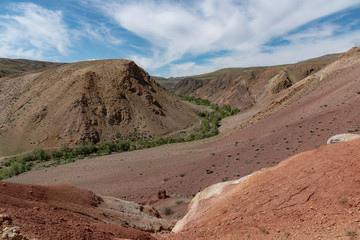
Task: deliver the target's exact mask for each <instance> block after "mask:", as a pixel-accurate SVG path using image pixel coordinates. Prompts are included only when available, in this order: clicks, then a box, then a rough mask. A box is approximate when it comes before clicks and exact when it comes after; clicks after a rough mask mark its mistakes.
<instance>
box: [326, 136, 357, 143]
mask: <svg viewBox="0 0 360 240" xmlns="http://www.w3.org/2000/svg"><path fill="white" fill-rule="evenodd" d="M358 138H360V135H359V134H351V133H343V134H338V135H335V136H332V137H331V138H329V139H328V140H327V142H326V143H327V144H333V143H338V142H347V141H351V140H355V139H358Z"/></svg>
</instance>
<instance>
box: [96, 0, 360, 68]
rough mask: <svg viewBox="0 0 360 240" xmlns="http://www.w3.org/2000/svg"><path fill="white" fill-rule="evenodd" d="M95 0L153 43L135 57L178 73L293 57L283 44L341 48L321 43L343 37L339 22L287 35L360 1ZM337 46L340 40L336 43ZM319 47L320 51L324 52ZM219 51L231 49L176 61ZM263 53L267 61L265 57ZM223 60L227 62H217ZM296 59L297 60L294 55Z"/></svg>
mask: <svg viewBox="0 0 360 240" xmlns="http://www.w3.org/2000/svg"><path fill="white" fill-rule="evenodd" d="M91 2H92V3H93V4H95V5H96V6H97V7H98V8H99V9H101V10H102V11H103V13H104V14H105V15H106V16H108V17H110V18H111V19H112V20H113V21H114V22H115V23H117V24H118V25H119V26H121V27H122V28H125V29H126V30H128V31H129V32H132V33H133V34H135V35H137V36H139V37H141V38H143V39H146V40H147V41H148V42H150V44H151V54H148V55H147V56H144V55H139V54H137V55H131V56H130V57H131V58H133V59H134V60H136V61H138V63H139V64H140V65H142V66H143V67H145V68H146V69H149V70H152V71H156V69H158V68H161V67H164V66H166V65H168V66H170V68H171V69H172V70H171V71H172V72H170V73H169V74H176V75H177V74H181V73H180V72H181V69H184V71H185V70H187V71H189V70H190V71H193V72H194V71H203V70H207V69H210V68H211V66H212V67H217V66H225V65H229V66H239V65H241V64H243V63H244V60H243V59H248V57H250V60H251V61H248V62H247V63H248V64H246V65H250V64H251V63H254V64H256V65H259V64H260V63H261V62H265V63H269V64H273V63H277V62H279V61H278V60H275V61H274V58H275V57H280V59H287V60H288V58H287V57H285V55H286V54H285V53H283V51H284V49H286V50H287V51H290V52H293V51H291V50H292V49H294V48H295V49H297V48H299V47H308V48H309V49H311V48H312V47H311V44H313V46H319V47H320V49H323V50H330V52H334V51H339V50H338V49H335V48H333V49H329V48H327V47H321V46H322V45H321V44H319V42H320V41H324V40H326V41H327V42H332V43H334V42H336V41H340V39H337V38H336V37H334V35H333V34H334V32H335V30H336V28H337V27H338V26H334V25H331V24H330V23H328V24H327V25H324V26H321V29H320V30H321V31H320V32H316V31H318V30H319V28H317V27H314V28H313V30H311V29H310V30H308V31H307V32H306V31H303V32H301V33H298V34H292V35H288V36H285V35H286V34H287V33H289V32H291V31H293V30H295V29H297V28H299V27H301V26H303V25H304V24H307V23H309V22H311V21H313V20H316V19H319V18H321V17H324V16H328V15H330V14H333V13H336V12H339V11H341V10H344V9H346V8H348V7H351V6H354V5H356V4H358V3H359V1H358V0H348V1H327V0H293V1H288V0H274V1H268V0H252V1H245V0H244V1H239V0H201V1H171V2H170V1H159V0H148V1H142V0H138V1H124V0H118V1H116V0H113V1H108V2H106V3H103V2H102V1H98V0H92V1H91ZM283 35H284V37H286V38H287V39H286V40H287V41H289V42H290V44H288V45H287V46H285V47H284V48H281V47H273V48H271V51H270V52H267V53H263V52H262V51H261V49H264V47H265V48H266V43H267V42H269V41H271V39H273V38H276V37H279V36H283ZM349 36H350V35H347V36H346V37H345V38H346V39H347V37H349ZM351 36H353V35H351ZM310 40H311V41H310ZM353 41H354V39H352V40H350V42H353ZM335 45H341V44H340V43H339V44H337V42H336V43H335ZM347 46H349V43H347ZM291 47H292V48H291ZM316 50H317V49H315V52H319V51H316ZM219 51H226V52H230V54H228V55H227V56H223V57H221V58H219V57H215V58H213V59H208V61H205V62H203V63H201V64H200V65H199V64H195V63H194V61H191V60H189V61H188V62H185V63H181V64H174V62H175V61H177V60H179V59H182V58H184V56H188V57H189V56H190V57H189V58H191V56H193V57H196V56H199V55H201V54H207V53H216V52H219ZM297 51H299V49H297ZM305 52H308V50H305ZM301 55H303V54H301ZM263 58H265V59H268V61H264V60H263ZM221 59H222V60H224V61H225V63H218V62H216V61H219V60H221ZM271 59H272V61H270V60H271ZM291 59H292V60H294V57H293V58H291ZM214 64H215V65H214ZM189 66H191V67H189ZM213 69H214V68H213ZM183 74H187V72H184V73H183Z"/></svg>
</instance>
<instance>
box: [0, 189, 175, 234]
mask: <svg viewBox="0 0 360 240" xmlns="http://www.w3.org/2000/svg"><path fill="white" fill-rule="evenodd" d="M0 190H1V195H0V203H1V205H0V231H1V229H4V228H5V227H7V226H10V227H11V226H17V227H19V228H20V230H21V233H22V235H23V236H25V237H27V238H28V239H33V238H34V239H35V238H36V239H119V238H126V239H154V238H153V237H151V235H150V234H148V233H146V232H145V231H147V232H155V231H160V230H171V227H172V224H171V223H169V222H167V221H166V220H163V219H160V218H158V215H159V213H157V212H156V210H154V209H153V208H149V207H146V206H145V207H144V206H140V205H137V204H135V203H131V202H126V201H123V200H120V199H115V198H109V197H100V196H98V195H96V194H94V193H93V192H91V191H89V190H85V189H81V188H77V187H72V186H69V185H52V186H47V187H45V186H37V185H27V184H14V183H5V182H0Z"/></svg>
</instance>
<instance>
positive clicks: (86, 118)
mask: <svg viewBox="0 0 360 240" xmlns="http://www.w3.org/2000/svg"><path fill="white" fill-rule="evenodd" d="M0 89H1V90H2V93H1V95H0V108H1V109H2V111H1V114H0V153H1V154H2V155H4V154H11V153H16V152H21V151H25V150H30V149H33V148H35V147H37V146H42V147H59V146H60V144H61V143H68V144H76V143H78V142H80V141H83V142H87V141H91V142H94V143H97V142H101V141H105V140H111V139H119V138H121V139H127V138H141V137H151V136H154V135H164V134H168V133H170V132H174V131H177V130H182V129H185V128H187V127H189V126H192V125H193V124H194V123H196V122H197V121H199V118H198V117H197V115H196V114H195V112H194V111H193V110H192V109H190V107H188V106H187V105H184V104H182V102H180V101H179V100H178V99H174V98H173V97H172V96H171V95H170V94H168V93H167V92H166V91H165V90H164V89H162V88H161V87H159V86H157V85H156V84H155V82H154V81H153V79H152V78H151V77H150V76H149V75H148V74H147V73H146V72H145V71H144V70H143V69H141V68H139V67H138V66H137V65H136V64H135V63H134V62H132V61H129V60H102V61H89V62H78V63H72V64H65V65H62V66H60V67H57V68H53V69H49V70H46V71H43V72H39V73H32V74H28V75H25V76H20V77H15V78H10V79H9V78H5V79H0Z"/></svg>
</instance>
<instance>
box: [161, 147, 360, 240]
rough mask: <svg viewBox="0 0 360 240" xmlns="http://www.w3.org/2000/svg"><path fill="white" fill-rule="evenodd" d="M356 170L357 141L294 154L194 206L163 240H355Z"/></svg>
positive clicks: (358, 208)
mask: <svg viewBox="0 0 360 240" xmlns="http://www.w3.org/2000/svg"><path fill="white" fill-rule="evenodd" d="M359 169H360V140H354V141H351V142H345V143H337V144H334V145H328V146H323V147H321V148H319V149H315V150H312V151H309V152H304V153H301V154H298V155H296V156H294V157H291V158H289V159H287V160H286V161H284V162H282V163H280V164H279V165H278V166H276V167H272V168H269V169H263V170H261V171H259V172H255V173H254V174H252V175H250V176H248V177H247V178H246V179H244V180H243V181H241V182H240V183H238V184H232V185H228V186H227V187H225V188H224V189H223V190H222V192H220V194H219V195H218V196H216V197H212V198H208V199H204V200H200V201H199V202H194V204H193V205H192V208H191V210H190V212H189V214H188V216H187V217H185V219H186V218H187V219H186V220H185V221H183V222H178V224H177V226H176V231H178V232H179V233H178V234H176V235H171V236H170V237H167V239H246V238H248V239H355V238H356V235H357V234H359V231H360V219H359V217H360V175H359ZM189 215H190V216H189Z"/></svg>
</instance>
